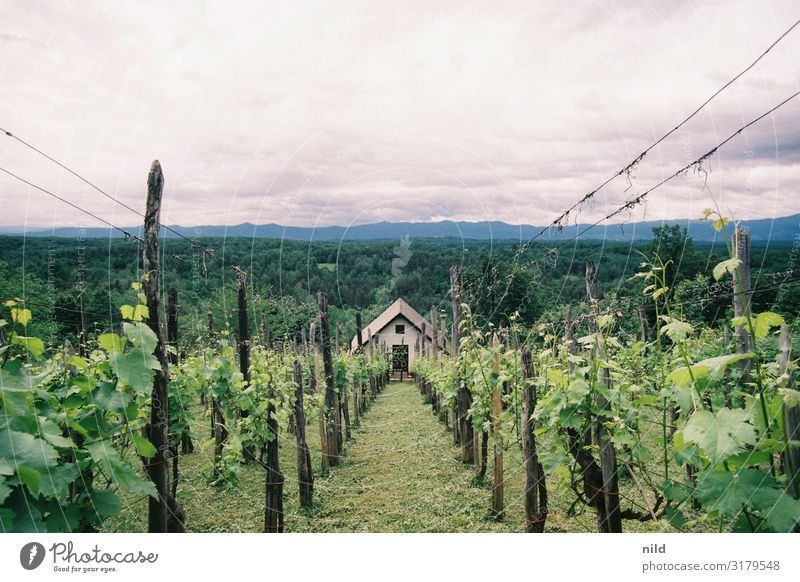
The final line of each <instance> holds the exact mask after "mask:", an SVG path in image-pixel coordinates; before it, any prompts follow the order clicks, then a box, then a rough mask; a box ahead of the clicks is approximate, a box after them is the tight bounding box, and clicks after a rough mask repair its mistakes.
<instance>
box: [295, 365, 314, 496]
mask: <svg viewBox="0 0 800 582" xmlns="http://www.w3.org/2000/svg"><path fill="white" fill-rule="evenodd" d="M294 394H295V399H294V417H295V419H296V421H297V426H296V428H295V432H294V436H295V440H296V441H297V481H298V483H299V485H300V507H304V508H306V509H311V506H312V505H313V499H314V470H313V468H312V465H311V451H309V449H308V443H307V442H306V413H305V409H304V408H303V368H302V366H301V365H300V361H299V360H295V361H294Z"/></svg>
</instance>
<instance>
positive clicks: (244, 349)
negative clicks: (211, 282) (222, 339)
mask: <svg viewBox="0 0 800 582" xmlns="http://www.w3.org/2000/svg"><path fill="white" fill-rule="evenodd" d="M234 270H235V271H236V278H237V280H238V286H239V289H238V291H239V294H238V295H239V296H238V307H239V372H241V374H242V383H243V384H244V387H245V389H246V388H247V387H248V386H250V326H249V322H248V318H247V273H245V272H244V271H242V270H241V269H239V268H238V267H234ZM249 414H250V413H249V412H248V411H247V410H239V418H247V417H248V416H249ZM243 453H244V458H245V461H252V460H253V459H254V458H255V452H254V451H253V448H252V447H245V448H244V451H243Z"/></svg>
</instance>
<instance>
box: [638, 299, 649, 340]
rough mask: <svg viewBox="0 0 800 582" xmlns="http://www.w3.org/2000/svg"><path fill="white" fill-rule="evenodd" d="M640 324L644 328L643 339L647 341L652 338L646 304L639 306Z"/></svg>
mask: <svg viewBox="0 0 800 582" xmlns="http://www.w3.org/2000/svg"><path fill="white" fill-rule="evenodd" d="M639 325H640V326H641V328H642V341H643V342H644V343H647V342H648V341H649V340H650V324H649V323H647V310H646V309H645V307H644V305H640V306H639Z"/></svg>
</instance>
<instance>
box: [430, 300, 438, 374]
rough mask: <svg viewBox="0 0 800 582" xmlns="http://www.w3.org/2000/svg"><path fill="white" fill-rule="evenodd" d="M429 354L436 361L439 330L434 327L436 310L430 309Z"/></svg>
mask: <svg viewBox="0 0 800 582" xmlns="http://www.w3.org/2000/svg"><path fill="white" fill-rule="evenodd" d="M431 342H432V343H431V353H432V355H433V361H434V362H435V361H436V358H437V356H438V352H439V330H438V329H437V326H436V308H435V307H431Z"/></svg>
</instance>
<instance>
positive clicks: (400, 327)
mask: <svg viewBox="0 0 800 582" xmlns="http://www.w3.org/2000/svg"><path fill="white" fill-rule="evenodd" d="M394 333H397V334H400V335H403V334H404V333H406V326H405V325H402V324H397V325H395V326H394Z"/></svg>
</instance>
